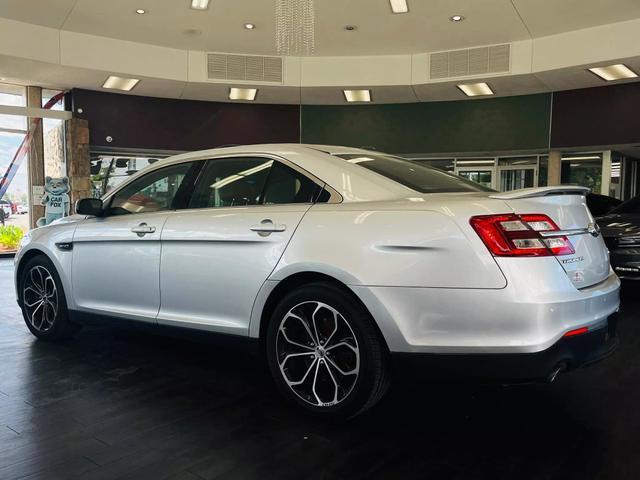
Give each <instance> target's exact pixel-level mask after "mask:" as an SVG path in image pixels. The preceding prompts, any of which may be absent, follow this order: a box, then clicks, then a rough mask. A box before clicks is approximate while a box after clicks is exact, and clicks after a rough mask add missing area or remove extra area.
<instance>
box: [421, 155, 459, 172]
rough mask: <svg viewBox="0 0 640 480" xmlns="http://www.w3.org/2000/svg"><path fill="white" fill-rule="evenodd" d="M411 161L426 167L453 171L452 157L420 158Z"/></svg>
mask: <svg viewBox="0 0 640 480" xmlns="http://www.w3.org/2000/svg"><path fill="white" fill-rule="evenodd" d="M412 161H414V162H416V163H419V164H421V165H425V166H427V167H433V168H437V169H438V170H444V171H445V172H449V173H453V171H454V170H455V163H454V160H453V158H447V159H440V158H439V159H434V160H432V159H424V158H420V159H415V160H412Z"/></svg>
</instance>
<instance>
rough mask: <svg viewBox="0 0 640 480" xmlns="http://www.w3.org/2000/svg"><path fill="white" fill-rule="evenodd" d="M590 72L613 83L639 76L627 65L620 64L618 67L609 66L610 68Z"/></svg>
mask: <svg viewBox="0 0 640 480" xmlns="http://www.w3.org/2000/svg"><path fill="white" fill-rule="evenodd" d="M589 71H590V72H592V73H595V74H596V75H598V76H599V77H600V78H602V79H603V80H606V81H607V82H611V81H613V80H622V79H623V78H636V77H637V76H638V74H637V73H636V72H634V71H633V70H631V69H630V68H629V67H627V66H626V65H623V64H622V63H618V64H617V65H609V66H608V67H597V68H590V69H589Z"/></svg>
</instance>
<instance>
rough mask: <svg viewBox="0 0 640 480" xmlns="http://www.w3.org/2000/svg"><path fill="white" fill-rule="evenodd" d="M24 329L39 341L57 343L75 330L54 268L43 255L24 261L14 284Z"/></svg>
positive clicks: (75, 326)
mask: <svg viewBox="0 0 640 480" xmlns="http://www.w3.org/2000/svg"><path fill="white" fill-rule="evenodd" d="M18 289H19V290H18V291H19V295H20V307H21V309H22V316H23V318H24V321H25V323H26V325H27V328H28V329H29V330H30V331H31V333H32V334H33V335H35V336H36V337H38V338H39V339H42V340H61V339H64V338H68V337H70V336H71V335H73V334H74V333H75V332H76V330H78V328H79V327H78V325H76V324H74V323H72V322H71V321H70V320H69V312H68V310H67V301H66V297H65V294H64V289H63V286H62V282H61V281H60V276H59V275H58V272H57V271H56V268H55V266H54V265H53V263H52V262H51V260H49V258H47V257H45V256H44V255H38V256H36V257H33V258H31V259H30V260H29V261H27V264H26V265H25V266H24V268H23V269H22V274H21V275H20V279H19V282H18Z"/></svg>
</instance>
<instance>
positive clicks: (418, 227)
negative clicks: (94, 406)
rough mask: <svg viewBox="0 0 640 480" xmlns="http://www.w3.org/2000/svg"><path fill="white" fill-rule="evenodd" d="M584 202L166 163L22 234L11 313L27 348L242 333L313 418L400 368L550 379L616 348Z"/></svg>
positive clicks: (368, 399)
mask: <svg viewBox="0 0 640 480" xmlns="http://www.w3.org/2000/svg"><path fill="white" fill-rule="evenodd" d="M586 193H587V189H585V188H582V187H573V186H560V187H544V188H535V189H526V190H519V191H514V192H509V193H498V192H495V191H492V190H488V189H486V188H484V187H482V186H480V185H477V184H474V183H471V182H469V181H466V180H464V179H462V178H460V177H457V176H454V175H451V174H448V173H446V172H443V171H440V170H437V169H433V168H429V167H426V166H423V165H420V164H416V163H413V162H410V161H407V160H403V159H399V158H396V157H393V156H389V155H384V154H380V153H376V152H370V151H365V150H358V149H352V148H342V147H332V146H317V145H257V146H246V147H232V148H223V149H215V150H207V151H201V152H195V153H189V154H184V155H178V156H175V157H172V158H168V159H166V160H162V161H159V162H157V163H155V164H153V165H151V166H149V167H147V168H146V169H144V170H143V171H141V172H139V173H138V174H136V175H134V176H132V177H131V178H130V179H128V180H127V181H126V182H124V183H122V184H121V185H119V186H118V187H117V188H115V189H114V190H113V191H111V192H109V193H108V194H107V195H106V196H105V197H103V198H102V199H83V200H81V201H79V202H78V204H77V206H76V211H77V214H76V215H74V216H71V217H67V218H64V219H61V220H59V221H57V222H54V224H52V225H50V226H46V227H42V228H38V229H36V230H33V231H32V232H31V233H30V234H29V235H28V236H27V237H26V238H25V240H24V241H23V244H22V248H21V250H20V252H19V254H18V255H17V256H16V264H17V268H16V286H17V292H18V302H19V304H20V306H21V308H22V311H23V314H24V319H25V321H26V324H27V326H28V328H29V329H30V330H31V332H33V334H34V335H36V336H37V337H38V338H40V339H43V340H55V339H60V338H63V337H66V336H69V335H71V334H73V333H74V332H75V331H76V330H77V329H78V328H79V327H80V326H81V325H82V323H84V322H85V321H87V320H88V319H96V318H100V319H102V320H106V321H115V320H126V321H135V322H145V323H147V324H149V326H150V328H158V329H159V328H162V327H181V328H189V329H196V330H206V331H209V332H212V333H217V334H224V335H227V336H235V337H241V338H246V339H247V340H254V343H256V344H257V345H259V346H260V348H261V350H260V351H261V352H263V354H264V356H265V358H266V361H267V362H268V364H269V366H270V368H271V372H272V374H273V377H274V379H275V382H276V383H277V385H278V387H279V388H280V390H281V391H282V392H283V394H284V396H285V397H287V398H288V399H290V400H291V401H292V402H294V403H296V404H298V405H299V406H302V407H303V408H305V409H307V410H310V411H312V412H315V413H317V414H320V415H330V416H341V417H345V416H352V415H355V414H357V413H359V412H362V411H364V410H366V409H367V408H369V407H371V406H372V405H374V404H375V403H376V402H377V401H378V400H379V399H380V398H381V397H382V395H383V394H384V393H385V391H386V390H387V387H388V385H389V383H390V380H391V378H392V376H393V375H395V374H398V373H409V374H410V375H413V374H415V375H417V374H421V375H422V374H426V375H427V376H431V375H434V376H438V375H445V376H447V377H450V376H452V375H454V376H464V377H467V376H474V377H478V376H480V377H482V378H491V379H493V378H495V379H499V380H500V381H530V380H552V379H553V378H555V376H556V374H557V373H558V372H562V371H567V370H571V369H574V368H577V367H580V366H582V365H585V364H588V363H591V362H594V361H596V360H599V359H601V358H603V357H604V356H606V355H607V354H608V353H610V352H611V351H612V349H613V348H614V347H615V342H616V339H615V321H614V320H615V312H616V311H617V310H618V305H619V285H620V283H619V280H618V278H617V277H616V275H615V274H614V273H613V272H612V270H611V268H610V266H609V257H608V252H607V249H606V247H605V245H604V243H603V241H602V238H601V236H600V235H599V230H598V227H597V225H596V224H595V223H594V220H593V218H592V216H591V214H590V212H589V210H588V208H587V207H586V205H585V194H586ZM405 364H410V365H412V366H411V367H410V368H409V369H407V367H404V365H405Z"/></svg>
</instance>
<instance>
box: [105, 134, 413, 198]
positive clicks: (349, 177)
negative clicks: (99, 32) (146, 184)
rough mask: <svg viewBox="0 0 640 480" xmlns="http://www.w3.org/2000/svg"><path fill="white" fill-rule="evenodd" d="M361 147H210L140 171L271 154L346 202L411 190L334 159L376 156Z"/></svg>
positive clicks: (277, 144)
mask: <svg viewBox="0 0 640 480" xmlns="http://www.w3.org/2000/svg"><path fill="white" fill-rule="evenodd" d="M376 153H378V154H379V153H380V152H372V151H369V150H364V149H360V148H353V147H343V146H336V145H316V144H299V143H267V144H258V145H239V146H233V147H222V148H212V149H209V150H199V151H194V152H188V153H182V154H179V155H175V156H172V157H167V158H165V159H162V160H160V161H158V162H155V163H154V164H153V165H151V166H149V167H147V168H145V169H143V170H141V172H140V173H142V172H150V171H152V170H156V169H158V168H162V167H164V166H168V165H172V164H174V163H179V162H185V161H190V160H202V159H207V158H211V157H224V156H226V155H245V154H248V155H251V154H256V155H260V154H262V155H265V154H266V155H273V156H276V157H281V158H284V159H287V160H289V161H291V162H293V163H294V164H296V165H297V166H299V167H300V168H302V169H303V170H305V171H307V172H308V173H310V174H311V175H313V176H315V177H316V178H318V179H320V180H321V181H323V182H326V183H327V185H329V186H330V187H332V188H333V189H334V190H336V191H338V193H340V195H342V197H343V199H344V200H346V201H350V200H379V199H388V198H397V197H398V196H402V195H407V194H410V193H411V192H412V191H411V190H410V189H408V188H407V187H404V186H402V185H400V184H399V183H396V182H394V181H392V180H390V179H388V178H385V177H383V176H381V175H378V174H376V173H374V172H370V171H368V170H366V169H364V168H362V167H359V166H357V165H354V164H351V163H349V162H346V161H345V160H343V159H340V158H337V157H336V156H335V155H338V154H369V155H372V154H376ZM137 176H138V175H137V174H136V175H134V176H132V177H131V178H130V179H129V180H128V181H126V182H124V183H123V184H121V185H119V186H118V188H116V189H115V190H114V191H113V192H110V193H109V194H107V197H108V196H110V195H112V194H113V193H114V192H115V191H117V190H120V189H121V188H122V187H123V186H124V185H126V184H127V183H129V182H130V181H132V180H133V179H134V178H136V177H137Z"/></svg>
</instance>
